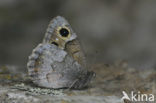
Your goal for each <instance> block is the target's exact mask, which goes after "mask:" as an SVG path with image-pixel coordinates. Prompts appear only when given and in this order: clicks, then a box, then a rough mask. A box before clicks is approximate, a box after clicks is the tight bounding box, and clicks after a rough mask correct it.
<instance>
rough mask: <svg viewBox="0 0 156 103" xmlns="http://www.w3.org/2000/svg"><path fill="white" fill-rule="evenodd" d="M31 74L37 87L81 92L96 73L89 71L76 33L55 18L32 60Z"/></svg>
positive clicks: (68, 25) (30, 57)
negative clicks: (74, 89)
mask: <svg viewBox="0 0 156 103" xmlns="http://www.w3.org/2000/svg"><path fill="white" fill-rule="evenodd" d="M27 68H28V74H29V76H30V77H31V80H32V82H33V83H34V84H36V85H38V86H40V87H45V88H55V89H57V88H76V89H81V88H84V87H86V86H88V84H89V83H90V81H91V80H92V78H94V77H95V73H94V72H92V71H88V70H87V69H86V68H87V66H86V59H85V55H84V52H83V50H82V48H81V45H80V43H79V40H78V37H77V35H76V33H75V32H74V31H73V29H72V28H71V26H70V24H69V23H68V21H67V20H66V19H65V18H64V17H61V16H57V17H55V18H53V19H52V20H51V21H50V23H49V25H48V28H47V30H46V33H45V36H44V38H43V41H42V42H41V43H39V44H38V45H37V47H35V48H34V49H33V51H32V54H31V55H30V56H29V58H28V63H27Z"/></svg>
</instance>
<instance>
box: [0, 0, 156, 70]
mask: <svg viewBox="0 0 156 103" xmlns="http://www.w3.org/2000/svg"><path fill="white" fill-rule="evenodd" d="M57 15H61V16H64V17H65V18H66V19H67V20H68V21H69V23H70V24H71V25H72V27H73V30H74V31H75V32H76V33H77V35H78V36H79V39H80V41H81V44H82V46H83V48H84V51H85V53H86V56H87V59H88V60H89V63H92V64H94V63H105V64H107V63H113V62H116V61H120V60H125V61H128V63H129V65H130V66H132V67H134V68H136V67H137V68H147V69H148V68H155V67H156V62H155V61H156V0H94V1H92V0H0V65H5V64H9V65H20V66H26V63H27V57H28V56H29V55H30V54H31V52H32V49H33V48H34V47H36V46H37V44H38V43H40V42H41V41H42V38H43V37H44V34H45V31H46V28H47V25H48V24H49V21H50V20H51V19H52V18H53V17H55V16H57Z"/></svg>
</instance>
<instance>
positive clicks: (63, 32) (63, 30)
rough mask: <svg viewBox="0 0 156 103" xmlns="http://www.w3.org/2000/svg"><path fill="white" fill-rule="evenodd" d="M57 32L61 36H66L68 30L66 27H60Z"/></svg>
mask: <svg viewBox="0 0 156 103" xmlns="http://www.w3.org/2000/svg"><path fill="white" fill-rule="evenodd" d="M59 32H60V35H61V36H63V37H67V36H68V35H69V31H68V30H67V29H66V28H62V29H61V30H60V31H59Z"/></svg>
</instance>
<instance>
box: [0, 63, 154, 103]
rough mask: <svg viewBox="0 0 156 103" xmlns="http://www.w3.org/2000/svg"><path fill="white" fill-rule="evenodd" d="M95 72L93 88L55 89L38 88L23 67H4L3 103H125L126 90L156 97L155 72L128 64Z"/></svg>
mask: <svg viewBox="0 0 156 103" xmlns="http://www.w3.org/2000/svg"><path fill="white" fill-rule="evenodd" d="M91 69H93V70H94V71H95V72H96V78H95V79H94V80H93V81H92V83H91V85H90V87H89V88H86V89H83V90H68V89H61V90H53V89H45V88H39V87H36V86H34V85H33V84H32V82H31V81H30V80H29V78H28V77H27V73H26V71H21V70H23V68H22V69H21V68H20V67H15V66H1V67H0V103H30V102H31V103H121V100H120V99H121V97H122V91H126V92H127V93H130V91H135V92H138V91H140V92H141V93H146V94H151V93H152V94H154V95H156V80H155V78H156V70H155V69H144V70H140V69H135V68H130V67H129V66H128V64H127V63H126V62H124V61H123V62H117V63H114V64H112V65H106V64H102V63H99V64H96V65H91ZM130 103H131V102H130ZM140 103H144V102H140Z"/></svg>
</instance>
